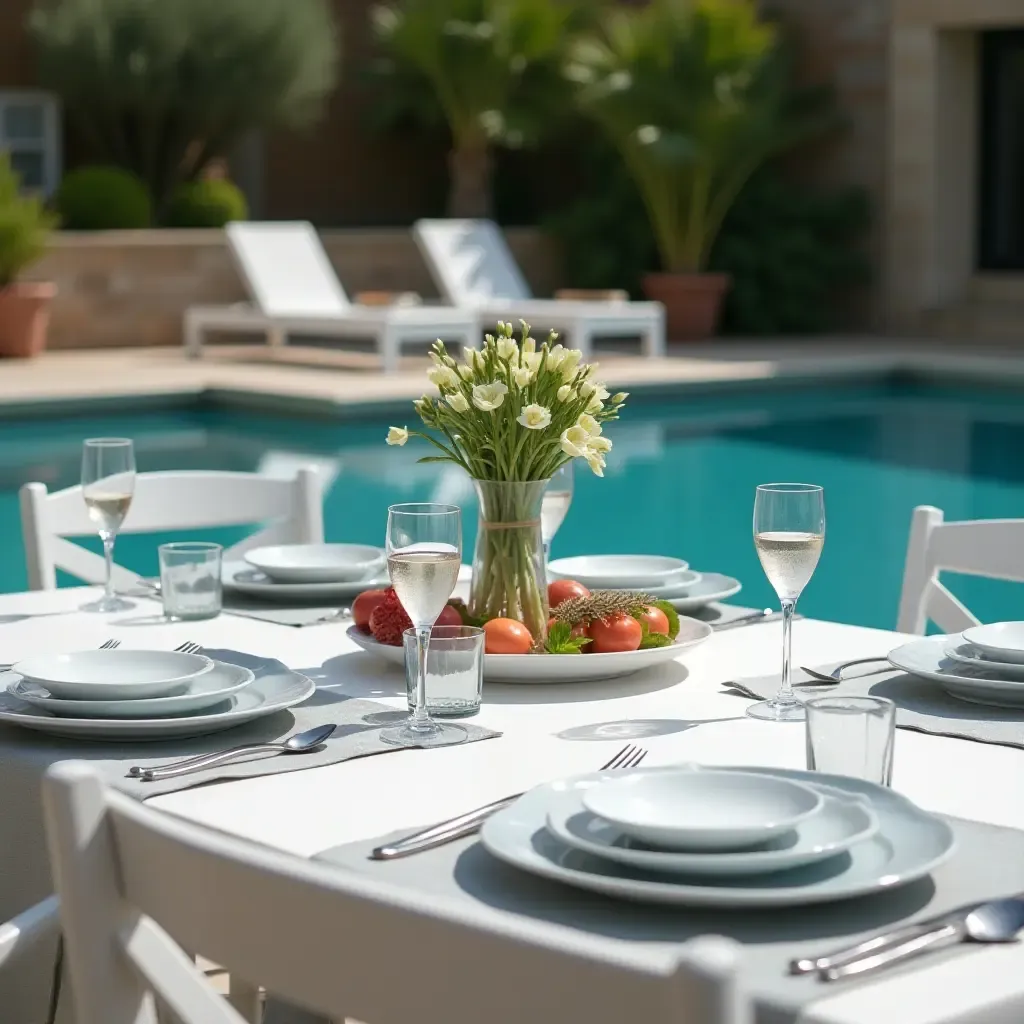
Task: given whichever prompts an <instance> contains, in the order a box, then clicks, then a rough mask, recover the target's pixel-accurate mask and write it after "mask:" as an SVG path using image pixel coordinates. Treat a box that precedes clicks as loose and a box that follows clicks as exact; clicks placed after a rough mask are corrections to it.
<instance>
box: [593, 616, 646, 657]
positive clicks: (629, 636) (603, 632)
mask: <svg viewBox="0 0 1024 1024" xmlns="http://www.w3.org/2000/svg"><path fill="white" fill-rule="evenodd" d="M588 632H589V633H590V635H591V636H592V637H593V638H594V642H593V643H592V644H591V645H590V649H591V651H592V652H593V653H594V654H615V653H619V652H621V651H635V650H636V649H637V648H638V647H639V646H640V641H641V640H643V638H644V631H643V628H642V627H641V626H640V623H639V622H637V621H636V619H634V618H633V616H632V615H627V614H626V613H625V612H616V613H615V614H614V615H609V616H608V617H607V618H606V619H594V621H593V622H592V623H591V624H590V629H589V631H588Z"/></svg>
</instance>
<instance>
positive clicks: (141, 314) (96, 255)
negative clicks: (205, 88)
mask: <svg viewBox="0 0 1024 1024" xmlns="http://www.w3.org/2000/svg"><path fill="white" fill-rule="evenodd" d="M507 237H508V240H509V244H510V246H511V247H512V250H513V252H514V253H515V255H516V259H517V260H518V261H519V265H520V266H521V267H522V269H523V273H524V274H525V275H526V277H527V279H528V280H529V282H530V285H531V287H532V288H533V289H534V292H535V294H537V295H550V294H551V293H552V292H553V291H554V289H555V288H557V287H558V285H559V283H560V282H559V280H558V259H557V253H556V250H555V247H554V246H553V244H552V243H551V242H550V240H548V239H547V238H546V237H545V236H544V235H542V234H541V233H540V232H539V231H537V230H535V229H530V228H522V229H511V230H509V232H508V234H507ZM322 238H323V242H324V247H325V248H326V250H327V252H328V254H329V255H330V257H331V261H332V262H333V264H334V266H335V269H336V270H337V271H338V277H339V279H340V280H341V282H342V283H343V285H344V286H345V289H346V291H348V293H349V294H350V295H354V294H355V293H356V292H359V291H363V290H375V289H377V290H384V291H415V292H418V293H419V294H420V295H422V296H423V297H424V298H429V297H433V296H436V294H437V291H436V289H435V288H434V286H433V284H432V282H431V280H430V276H429V274H428V272H427V268H426V267H425V266H424V264H423V261H422V259H421V257H420V255H419V252H418V251H417V249H416V246H415V243H414V242H413V240H412V236H411V235H410V234H409V232H408V231H407V230H405V229H401V228H394V229H390V228H388V229H375V230H337V231H326V232H324V233H323V235H322ZM26 276H27V277H31V278H33V279H36V280H52V281H55V282H56V283H57V288H58V296H57V299H56V302H55V305H54V309H53V319H52V323H51V328H50V348H53V349H67V348H108V347H116V346H122V345H142V346H150V345H180V344H181V316H182V312H183V311H184V310H185V309H186V308H187V307H188V306H190V305H202V304H218V303H230V302H238V301H240V300H243V299H245V298H246V293H245V289H244V286H243V284H242V281H241V279H240V278H239V276H238V273H237V271H236V270H235V267H234V264H233V262H232V259H231V255H230V253H229V251H228V246H227V242H226V240H225V238H224V234H223V232H221V231H108V232H97V233H90V234H86V233H79V232H67V231H65V232H58V233H57V234H56V235H55V236H54V241H53V243H52V245H51V246H50V249H49V251H48V252H47V254H46V255H45V256H44V257H43V259H42V260H41V261H40V262H39V263H38V264H37V265H36V266H35V267H34V268H33V269H32V271H31V272H30V273H29V274H27V275H26Z"/></svg>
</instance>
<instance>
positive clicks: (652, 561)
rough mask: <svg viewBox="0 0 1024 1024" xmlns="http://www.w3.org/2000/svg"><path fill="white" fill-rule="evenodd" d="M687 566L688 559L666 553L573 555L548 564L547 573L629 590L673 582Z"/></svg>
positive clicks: (602, 586)
mask: <svg viewBox="0 0 1024 1024" xmlns="http://www.w3.org/2000/svg"><path fill="white" fill-rule="evenodd" d="M689 567H690V563H689V562H684V561H683V560H682V559H681V558H670V557H668V556H667V555H577V556H576V557H575V558H558V559H556V560H555V561H554V562H551V563H549V565H548V569H549V571H550V575H552V576H555V577H559V578H561V579H572V580H576V581H577V582H579V583H582V584H583V585H584V586H585V587H593V588H597V589H600V588H608V589H629V590H639V589H640V588H642V587H660V586H665V585H666V584H669V583H675V582H676V581H677V580H678V579H679V578H680V577H681V576H682V574H683V573H685V572H686V570H687V569H689ZM694 582H696V581H694Z"/></svg>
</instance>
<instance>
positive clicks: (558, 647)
mask: <svg viewBox="0 0 1024 1024" xmlns="http://www.w3.org/2000/svg"><path fill="white" fill-rule="evenodd" d="M548 603H549V605H550V607H551V617H550V619H549V620H548V635H547V640H546V641H544V642H543V643H542V644H539V643H537V642H536V641H535V640H534V638H533V636H532V635H531V633H530V631H529V630H528V629H527V628H526V626H525V625H523V623H521V622H519V621H517V620H516V619H504V618H498V619H490V620H489V621H487V622H478V621H476V620H474V619H473V618H472V617H471V616H470V615H469V613H468V610H467V608H466V605H465V604H464V603H463V602H462V601H459V600H457V599H456V600H452V601H450V602H449V603H448V604H447V605H445V607H444V610H443V611H442V612H441V615H440V616H439V617H438V619H437V622H436V623H435V625H438V626H459V625H473V626H481V627H482V628H483V631H484V650H485V652H486V653H487V654H530V653H536V654H612V653H621V652H623V651H636V650H645V649H647V648H650V647H668V646H669V645H670V644H671V643H673V641H674V640H675V638H676V636H678V634H679V616H678V615H677V614H676V611H675V609H674V608H673V607H672V605H670V604H669V603H668V602H667V601H656V600H655V599H654V598H652V597H651V596H650V595H649V594H643V593H632V592H623V591H617V590H595V591H593V592H591V591H589V590H587V588H586V587H584V586H583V585H582V584H581V583H577V582H576V581H575V580H556V581H555V582H554V583H551V584H550V585H549V586H548ZM352 618H353V620H354V621H355V624H356V626H357V627H358V628H359V629H360V630H362V631H363V632H364V633H371V634H372V635H373V637H374V639H375V640H377V641H378V642H379V643H382V644H389V645H391V646H394V647H400V646H401V644H402V633H403V632H405V630H407V629H408V628H409V627H410V626H411V625H412V622H411V621H410V619H409V616H408V615H406V613H405V609H404V608H403V607H402V605H401V602H400V601H399V600H398V596H397V595H396V594H395V591H394V589H393V588H391V587H388V588H387V589H386V590H366V591H364V592H363V593H362V594H360V595H359V596H358V597H357V598H356V600H355V603H354V604H353V606H352Z"/></svg>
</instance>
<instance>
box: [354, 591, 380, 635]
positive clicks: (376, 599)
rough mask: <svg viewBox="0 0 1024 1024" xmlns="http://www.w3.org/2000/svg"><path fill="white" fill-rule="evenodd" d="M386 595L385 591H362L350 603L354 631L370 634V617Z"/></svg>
mask: <svg viewBox="0 0 1024 1024" xmlns="http://www.w3.org/2000/svg"><path fill="white" fill-rule="evenodd" d="M386 594H387V591H386V590H364V591H363V592H362V593H361V594H360V595H359V596H358V597H357V598H356V599H355V600H354V601H353V602H352V621H353V622H354V623H355V624H356V629H361V630H362V631H363V632H364V633H369V632H370V616H371V615H372V614H373V610H374V609H375V608H376V607H377V605H379V604H380V603H381V601H383V600H384V597H385V595H386Z"/></svg>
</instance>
